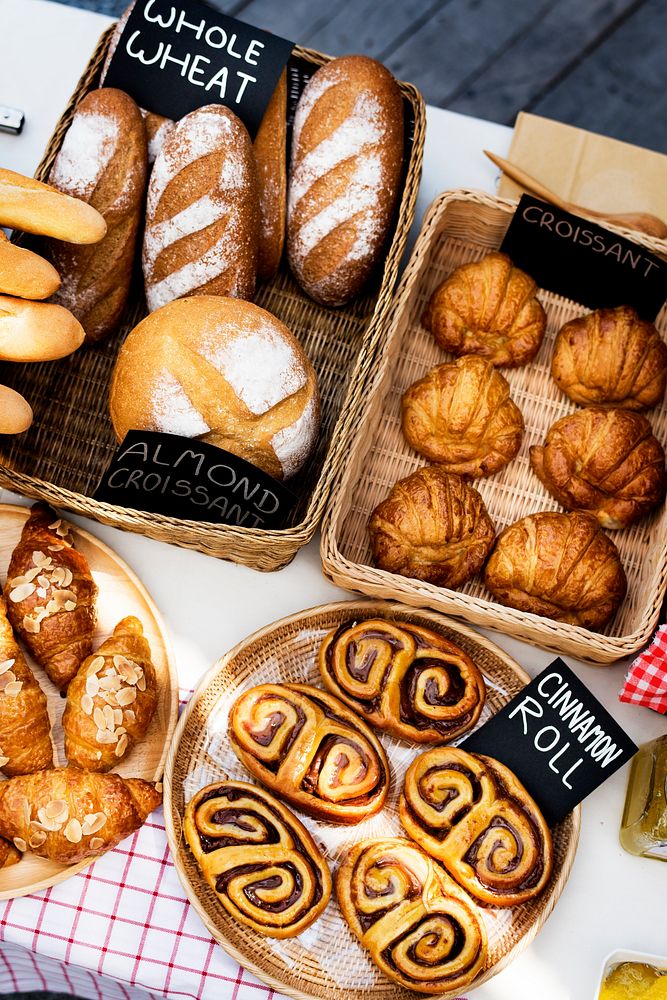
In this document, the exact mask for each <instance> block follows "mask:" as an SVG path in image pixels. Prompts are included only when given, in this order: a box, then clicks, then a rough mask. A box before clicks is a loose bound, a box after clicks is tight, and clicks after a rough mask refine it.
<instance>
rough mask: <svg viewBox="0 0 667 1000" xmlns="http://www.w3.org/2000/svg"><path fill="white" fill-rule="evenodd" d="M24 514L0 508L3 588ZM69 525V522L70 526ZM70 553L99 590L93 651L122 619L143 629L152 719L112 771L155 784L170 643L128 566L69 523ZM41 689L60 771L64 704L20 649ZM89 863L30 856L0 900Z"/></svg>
mask: <svg viewBox="0 0 667 1000" xmlns="http://www.w3.org/2000/svg"><path fill="white" fill-rule="evenodd" d="M28 514H29V508H28V507H17V506H14V505H11V504H2V505H0V580H1V581H2V583H3V584H4V582H5V580H6V577H7V567H8V565H9V560H10V557H11V554H12V551H13V550H14V548H15V546H16V544H17V542H18V540H19V538H20V535H21V531H22V530H23V525H24V523H25V521H26V520H27V517H28ZM70 523H71V522H70ZM72 531H73V534H74V540H75V545H76V548H77V549H79V551H81V552H83V554H84V555H85V556H86V558H87V560H88V562H89V564H90V568H91V571H92V574H93V578H94V580H95V583H96V584H97V586H98V588H99V594H98V598H97V628H96V630H95V641H94V647H97V646H99V644H100V643H101V642H102V641H103V639H106V638H107V636H108V635H109V634H110V633H111V632H112V631H113V629H114V626H115V625H116V624H117V623H118V622H119V621H120V619H121V618H124V617H125V616H126V615H136V617H137V618H138V619H139V620H140V621H141V623H142V624H143V626H144V634H145V635H146V638H147V639H148V642H149V643H150V647H151V653H152V659H153V663H154V664H155V672H156V674H157V680H158V688H159V697H158V704H157V709H156V711H155V715H154V716H153V719H152V721H151V724H150V728H149V730H148V733H147V734H146V738H145V739H144V740H143V741H142V742H141V743H139V744H138V745H137V746H135V747H134V748H133V749H132V750H131V751H130V753H129V754H128V755H127V757H125V758H124V760H123V761H122V762H121V763H120V764H119V765H118V767H115V768H114V769H113V770H114V771H116V772H117V773H118V774H121V775H123V776H124V777H126V778H130V777H133V778H143V779H144V780H146V781H157V780H158V779H159V778H160V776H161V775H162V772H163V770H164V763H165V758H166V756H167V749H168V747H169V744H170V742H171V738H172V736H173V733H174V729H175V726H176V719H177V716H178V681H177V678H176V670H175V666H174V661H173V654H172V651H171V643H170V640H169V636H168V634H167V630H166V628H165V626H164V623H163V622H162V619H161V617H160V614H159V612H158V610H157V608H156V607H155V605H154V604H153V601H152V599H151V597H150V596H149V594H148V593H147V591H146V588H145V587H144V585H143V584H142V583H141V581H140V580H139V579H138V578H137V577H136V576H135V574H134V573H133V572H132V570H131V569H130V567H129V566H128V565H127V564H126V563H125V562H123V560H122V559H121V558H120V557H119V556H117V555H116V553H115V552H113V551H112V550H111V549H110V548H108V546H106V545H105V544H104V543H103V542H101V541H100V540H99V539H98V538H95V536H94V535H90V534H88V532H87V531H84V530H83V529H82V528H79V527H77V526H76V525H75V524H72ZM23 651H24V653H25V655H26V659H27V661H28V664H29V665H30V667H31V668H32V670H33V672H34V674H35V677H36V678H37V680H38V682H39V684H40V685H41V688H42V690H43V691H44V693H45V694H46V698H47V702H48V711H49V717H50V719H51V739H52V742H53V744H54V748H55V753H54V761H55V763H56V764H57V766H59V767H60V766H63V767H64V766H65V764H66V763H67V760H66V759H65V754H64V751H63V730H62V725H61V719H62V714H63V711H64V709H65V699H64V698H63V697H62V696H61V695H60V692H59V691H58V689H57V688H56V687H55V685H54V684H52V683H51V681H50V680H49V679H48V677H47V676H46V674H45V673H44V671H43V670H42V669H41V668H40V667H38V666H36V665H35V663H34V661H33V660H32V659H31V657H30V655H29V654H28V653H27V652H26V650H25V649H24V650H23ZM94 860H95V859H94V858H91V859H88V860H86V861H81V862H79V864H76V865H61V864H58V863H57V862H55V861H49V860H47V859H46V858H38V857H37V856H36V855H35V854H31V853H30V852H28V853H26V854H24V855H23V858H22V859H21V861H19V863H18V864H16V865H12V866H11V867H10V868H2V869H0V899H12V898H13V897H15V896H26V895H28V894H29V893H31V892H38V891H39V890H41V889H46V888H48V887H49V886H51V885H57V884H58V882H63V881H64V880H65V879H67V878H70V877H71V876H72V875H75V874H76V873H77V872H80V871H81V870H82V869H83V868H86V867H87V866H88V865H89V864H92V862H93V861H94Z"/></svg>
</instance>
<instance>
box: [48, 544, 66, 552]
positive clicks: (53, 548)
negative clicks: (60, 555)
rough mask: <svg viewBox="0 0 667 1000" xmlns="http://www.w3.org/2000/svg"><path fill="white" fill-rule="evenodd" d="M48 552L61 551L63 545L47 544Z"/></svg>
mask: <svg viewBox="0 0 667 1000" xmlns="http://www.w3.org/2000/svg"><path fill="white" fill-rule="evenodd" d="M48 548H49V552H62V550H63V549H64V548H65V546H64V545H49V547H48Z"/></svg>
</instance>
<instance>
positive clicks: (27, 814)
mask: <svg viewBox="0 0 667 1000" xmlns="http://www.w3.org/2000/svg"><path fill="white" fill-rule="evenodd" d="M23 822H24V823H25V825H26V826H28V824H29V823H30V803H29V802H28V800H27V799H24V800H23Z"/></svg>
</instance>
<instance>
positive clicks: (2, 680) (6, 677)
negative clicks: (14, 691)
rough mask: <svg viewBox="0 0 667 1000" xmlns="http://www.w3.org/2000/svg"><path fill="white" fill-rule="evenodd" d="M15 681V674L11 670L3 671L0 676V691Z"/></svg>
mask: <svg viewBox="0 0 667 1000" xmlns="http://www.w3.org/2000/svg"><path fill="white" fill-rule="evenodd" d="M15 680H16V674H15V673H14V671H13V670H5V672H4V674H0V691H4V690H5V688H7V687H8V686H9V685H10V684H11V683H12V681H15Z"/></svg>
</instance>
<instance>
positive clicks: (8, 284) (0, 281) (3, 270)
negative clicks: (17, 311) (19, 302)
mask: <svg viewBox="0 0 667 1000" xmlns="http://www.w3.org/2000/svg"><path fill="white" fill-rule="evenodd" d="M59 285H60V277H59V275H58V272H57V271H56V269H55V267H53V265H52V264H49V262H48V260H44V258H43V257H40V256H39V254H36V253H33V252H32V251H31V250H25V249H24V248H23V247H17V246H16V245H15V244H14V243H10V242H9V240H8V239H7V237H6V236H5V234H4V233H3V231H2V229H0V294H2V295H15V296H16V297H17V298H19V299H48V297H49V295H53V293H54V292H55V291H56V289H57V288H58V286H59Z"/></svg>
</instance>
